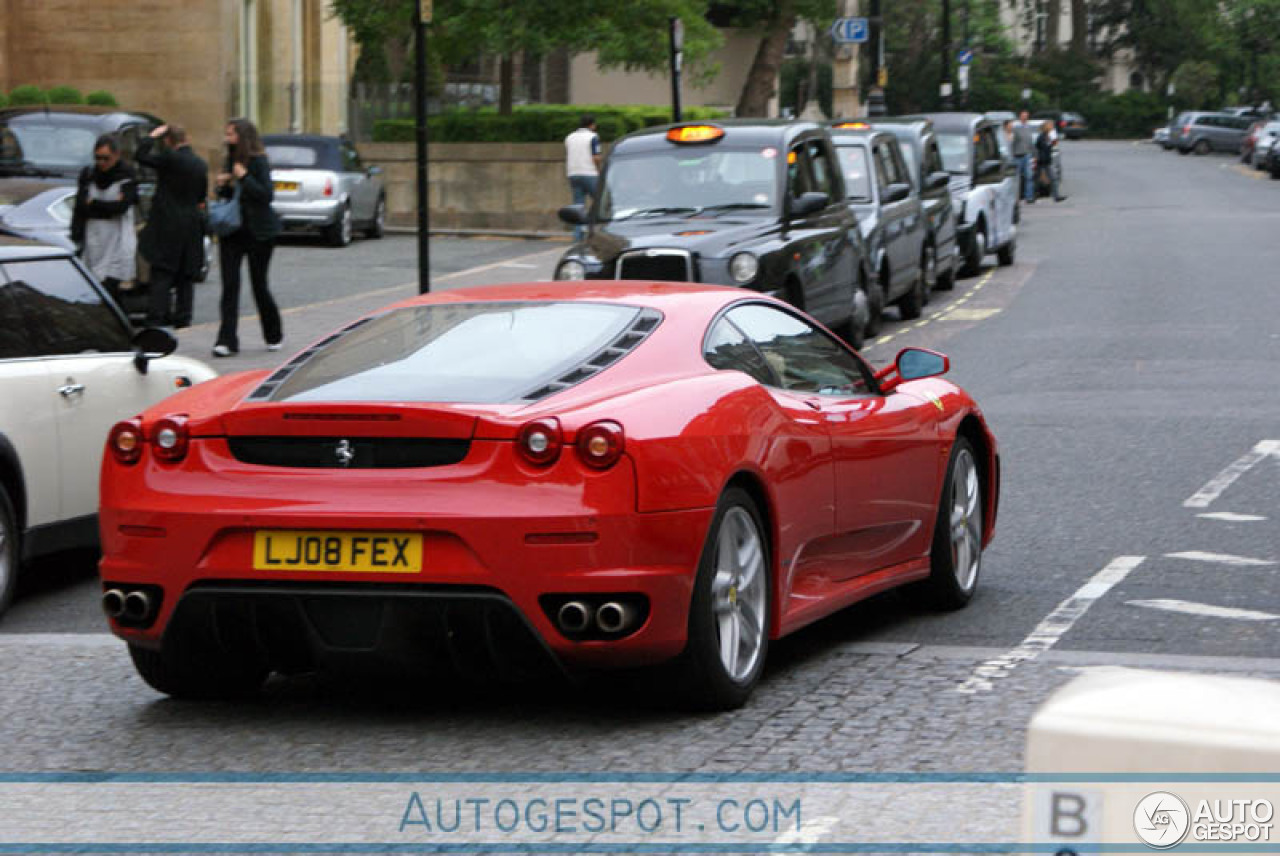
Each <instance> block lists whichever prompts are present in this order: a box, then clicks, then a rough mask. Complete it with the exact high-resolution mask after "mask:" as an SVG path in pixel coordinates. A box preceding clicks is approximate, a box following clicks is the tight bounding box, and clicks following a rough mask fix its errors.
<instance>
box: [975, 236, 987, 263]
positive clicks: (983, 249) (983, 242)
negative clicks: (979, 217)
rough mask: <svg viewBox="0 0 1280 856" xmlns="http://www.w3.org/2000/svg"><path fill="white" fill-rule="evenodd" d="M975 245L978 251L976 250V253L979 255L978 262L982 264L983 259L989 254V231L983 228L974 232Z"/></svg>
mask: <svg viewBox="0 0 1280 856" xmlns="http://www.w3.org/2000/svg"><path fill="white" fill-rule="evenodd" d="M973 245H974V247H976V248H977V252H975V253H974V255H975V256H977V259H978V264H982V260H983V259H984V258H986V255H987V233H986V232H984V231H982V230H981V229H979V230H978V231H976V232H974V233H973Z"/></svg>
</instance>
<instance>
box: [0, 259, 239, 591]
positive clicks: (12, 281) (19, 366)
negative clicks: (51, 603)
mask: <svg viewBox="0 0 1280 856" xmlns="http://www.w3.org/2000/svg"><path fill="white" fill-rule="evenodd" d="M176 347H177V341H176V340H175V339H174V338H173V336H172V335H170V334H169V333H168V332H166V331H164V330H160V329H154V328H152V329H144V330H138V331H135V330H134V329H133V328H132V327H131V326H130V325H129V322H128V320H127V319H126V318H125V316H124V314H123V313H122V312H121V311H120V309H119V307H117V306H116V305H115V303H113V302H112V300H111V298H110V296H109V295H107V293H106V292H105V291H104V290H103V289H102V287H101V286H100V285H99V284H98V283H97V282H96V281H94V279H93V276H92V275H91V274H90V273H89V272H88V271H87V270H86V269H85V268H84V267H83V266H82V265H81V264H80V263H79V261H77V260H76V258H75V257H74V256H73V255H72V254H71V253H69V252H67V251H66V250H63V249H60V248H57V247H51V246H48V245H44V244H39V243H36V242H33V241H27V240H20V239H14V238H5V237H0V612H2V611H3V610H4V608H5V607H6V606H7V605H8V603H9V601H10V599H11V598H12V597H13V591H14V585H15V582H16V579H17V574H18V568H19V565H20V564H21V563H22V562H23V561H25V560H27V559H30V558H33V557H35V556H38V555H41V554H44V553H50V552H54V551H57V550H62V549H67V548H71V547H79V546H86V545H93V544H96V543H97V538H98V529H97V518H96V512H97V508H98V505H97V499H98V474H99V471H100V469H101V464H102V449H103V446H104V444H105V443H106V440H107V434H108V432H109V431H110V429H111V426H112V425H113V424H114V423H116V422H117V421H118V420H120V419H123V418H127V417H129V416H131V415H133V414H135V413H139V412H141V411H143V410H145V409H146V408H148V407H150V406H152V405H153V404H156V403H157V402H159V401H161V400H162V399H164V398H166V397H168V396H169V395H171V394H173V393H174V392H176V391H178V390H179V389H182V388H186V387H189V386H192V385H193V384H197V383H200V382H202V381H205V380H208V379H210V378H212V377H213V376H214V372H213V371H212V370H211V369H209V367H208V366H205V365H204V364H203V363H200V362H197V361H195V360H191V359H188V358H186V357H178V356H171V354H172V352H173V350H174V349H175V348H176Z"/></svg>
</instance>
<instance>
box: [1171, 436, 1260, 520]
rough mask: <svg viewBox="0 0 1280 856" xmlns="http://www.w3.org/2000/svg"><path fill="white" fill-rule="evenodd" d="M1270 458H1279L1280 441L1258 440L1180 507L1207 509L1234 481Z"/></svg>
mask: <svg viewBox="0 0 1280 856" xmlns="http://www.w3.org/2000/svg"><path fill="white" fill-rule="evenodd" d="M1272 457H1275V458H1280V440H1260V441H1259V442H1258V445H1256V446H1254V447H1253V449H1251V450H1250V451H1248V452H1246V453H1245V454H1243V455H1241V456H1240V457H1239V458H1238V459H1237V460H1236V461H1234V462H1233V463H1232V464H1231V465H1230V466H1228V467H1227V468H1226V469H1225V470H1223V471H1222V472H1220V473H1218V474H1217V475H1216V476H1214V477H1213V478H1211V479H1209V481H1208V482H1206V483H1205V486H1204V487H1202V488H1200V489H1199V490H1198V491H1196V492H1195V493H1193V494H1192V495H1191V496H1190V498H1188V499H1187V501H1186V502H1184V503H1182V505H1183V506H1184V507H1185V508H1208V507H1209V505H1210V504H1211V503H1212V502H1213V501H1214V500H1215V499H1217V498H1218V497H1220V496H1222V492H1223V491H1225V490H1226V489H1227V488H1229V487H1231V485H1232V484H1234V483H1235V480H1236V479H1238V478H1240V476H1242V475H1244V474H1245V473H1247V472H1249V470H1251V469H1253V468H1254V467H1256V466H1257V465H1258V463H1259V462H1261V461H1264V460H1266V459H1267V458H1272Z"/></svg>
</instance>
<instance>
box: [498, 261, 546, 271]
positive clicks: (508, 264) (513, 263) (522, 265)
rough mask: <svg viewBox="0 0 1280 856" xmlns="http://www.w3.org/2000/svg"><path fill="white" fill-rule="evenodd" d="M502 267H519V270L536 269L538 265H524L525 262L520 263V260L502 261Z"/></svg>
mask: <svg viewBox="0 0 1280 856" xmlns="http://www.w3.org/2000/svg"><path fill="white" fill-rule="evenodd" d="M502 267H504V268H520V269H521V270H537V269H538V266H537V265H526V264H522V263H520V262H503V263H502Z"/></svg>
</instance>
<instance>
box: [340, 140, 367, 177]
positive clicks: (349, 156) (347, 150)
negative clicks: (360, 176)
mask: <svg viewBox="0 0 1280 856" xmlns="http://www.w3.org/2000/svg"><path fill="white" fill-rule="evenodd" d="M342 168H343V169H344V170H345V171H347V172H364V164H362V163H360V153H359V152H357V151H356V150H355V146H349V145H343V146H342Z"/></svg>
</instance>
